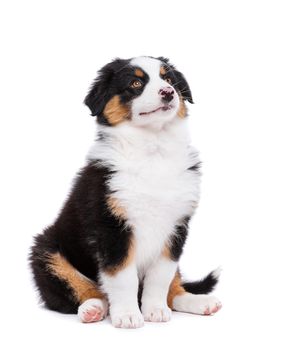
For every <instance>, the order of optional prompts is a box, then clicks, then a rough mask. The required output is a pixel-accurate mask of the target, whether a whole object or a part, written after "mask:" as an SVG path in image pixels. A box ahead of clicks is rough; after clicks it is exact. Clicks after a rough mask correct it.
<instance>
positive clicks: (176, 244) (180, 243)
mask: <svg viewBox="0 0 289 350" xmlns="http://www.w3.org/2000/svg"><path fill="white" fill-rule="evenodd" d="M189 220H190V217H185V218H184V219H183V223H182V224H181V225H178V226H177V227H176V228H175V234H174V235H173V236H172V238H171V244H170V253H171V258H172V260H174V261H178V260H179V258H180V256H181V254H182V252H183V248H184V245H185V242H186V239H187V236H188V225H189Z"/></svg>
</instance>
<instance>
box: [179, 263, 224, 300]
mask: <svg viewBox="0 0 289 350" xmlns="http://www.w3.org/2000/svg"><path fill="white" fill-rule="evenodd" d="M220 273H221V268H220V267H218V268H217V269H216V270H214V271H212V272H210V273H209V274H208V275H207V276H206V277H204V278H203V279H201V280H199V281H195V282H183V283H182V286H183V288H184V289H185V291H186V292H189V293H192V294H208V293H210V292H212V291H213V290H214V288H215V287H216V285H217V283H218V281H219V277H220Z"/></svg>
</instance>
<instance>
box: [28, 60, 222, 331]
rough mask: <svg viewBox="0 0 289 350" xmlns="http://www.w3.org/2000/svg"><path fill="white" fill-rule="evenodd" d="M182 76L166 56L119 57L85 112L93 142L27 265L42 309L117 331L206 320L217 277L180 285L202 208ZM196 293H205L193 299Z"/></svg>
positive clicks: (98, 84)
mask: <svg viewBox="0 0 289 350" xmlns="http://www.w3.org/2000/svg"><path fill="white" fill-rule="evenodd" d="M186 101H187V102H190V103H192V102H193V100H192V96H191V91H190V88H189V85H188V83H187V81H186V80H185V78H184V76H183V75H182V74H181V73H180V72H178V71H177V70H176V69H175V67H174V66H173V65H171V64H170V63H169V61H168V60H167V59H165V58H163V57H160V58H152V57H138V58H134V59H129V60H122V59H116V60H114V61H113V62H111V63H109V64H107V65H106V66H105V67H103V68H102V69H101V70H100V71H99V74H98V77H97V78H96V80H95V81H94V83H93V85H92V87H91V89H90V91H89V93H88V95H87V97H86V98H85V104H86V105H87V106H88V107H89V108H90V110H91V114H92V115H93V116H96V117H97V122H98V137H97V139H96V141H95V143H94V145H93V146H92V147H91V150H90V151H89V153H88V156H87V165H86V166H85V167H84V168H83V169H82V170H81V171H80V173H79V174H78V176H77V177H76V180H75V183H74V185H73V188H72V190H71V193H70V195H69V197H68V199H67V201H66V203H65V205H64V207H63V209H62V211H61V213H60V214H59V216H58V218H57V219H56V221H55V222H54V224H53V225H51V226H50V227H48V228H46V229H45V230H44V232H43V233H42V234H40V235H38V236H37V237H36V238H35V244H34V246H33V247H32V251H31V255H30V262H31V267H32V270H33V274H34V279H35V282H36V285H37V287H38V290H39V292H40V295H41V297H42V300H43V301H44V303H45V305H46V306H47V307H48V308H50V309H52V310H57V311H60V312H64V313H78V315H79V318H80V319H81V320H82V321H83V322H94V321H99V320H101V319H103V318H104V317H105V316H106V314H107V308H108V305H109V314H110V317H111V320H112V324H113V325H114V326H116V327H124V328H136V327H140V326H142V325H143V322H144V320H146V321H156V322H160V321H168V320H169V319H170V317H171V309H175V310H178V311H187V312H192V313H201V314H212V313H214V312H216V311H218V310H219V308H220V303H219V301H218V300H217V299H216V298H214V297H211V296H205V295H203V294H206V293H208V292H211V291H212V289H213V287H214V286H215V285H216V283H217V280H218V276H217V273H211V274H209V275H208V276H207V277H206V278H205V279H204V280H202V281H200V282H191V283H188V282H186V283H184V282H183V281H182V279H181V276H180V273H179V270H178V261H179V259H180V256H181V254H182V250H183V246H184V243H185V241H186V237H187V233H188V223H189V220H190V218H191V217H192V215H193V214H194V211H195V209H196V207H197V205H198V201H199V196H200V191H199V184H200V172H199V166H200V161H199V158H198V153H197V151H196V150H195V149H194V148H193V147H191V146H190V136H189V133H188V128H187V120H186V119H187V118H186V117H187V109H186V106H185V102H186ZM194 294H201V295H198V296H197V295H194Z"/></svg>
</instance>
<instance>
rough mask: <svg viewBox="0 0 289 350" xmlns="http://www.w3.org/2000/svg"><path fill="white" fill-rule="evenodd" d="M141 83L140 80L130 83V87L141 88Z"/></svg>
mask: <svg viewBox="0 0 289 350" xmlns="http://www.w3.org/2000/svg"><path fill="white" fill-rule="evenodd" d="M142 85H143V84H142V82H141V81H140V80H134V81H132V82H131V84H130V86H131V87H132V88H134V89H139V88H141V87H142Z"/></svg>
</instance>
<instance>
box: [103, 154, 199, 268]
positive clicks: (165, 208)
mask: <svg viewBox="0 0 289 350" xmlns="http://www.w3.org/2000/svg"><path fill="white" fill-rule="evenodd" d="M176 164H177V163H176V162H175V161H173V160H172V162H168V161H163V162H161V161H159V162H154V161H153V160H151V161H150V163H149V164H143V166H141V167H136V166H131V167H127V168H126V170H125V171H122V170H120V171H118V172H117V173H116V174H115V175H114V177H113V178H112V179H111V181H110V187H111V189H112V190H114V191H116V192H114V196H116V197H117V199H118V200H119V203H120V204H121V205H122V206H123V207H124V208H125V212H126V215H127V220H128V223H129V224H130V225H131V226H132V227H133V232H134V238H135V244H136V263H137V267H138V269H139V273H140V274H142V273H143V272H144V271H145V270H146V268H147V267H148V266H149V265H150V263H151V262H152V261H154V260H155V259H156V258H157V257H158V256H159V255H160V254H161V252H162V250H163V248H164V245H165V243H166V242H167V241H168V239H169V237H170V236H171V235H172V234H173V233H174V228H175V226H176V225H177V224H178V223H180V222H181V221H182V219H183V218H184V217H186V216H190V215H192V213H193V211H194V208H195V207H196V205H197V202H198V199H199V175H198V173H196V172H194V171H190V170H186V169H184V168H183V167H181V166H179V167H178V166H176Z"/></svg>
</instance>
